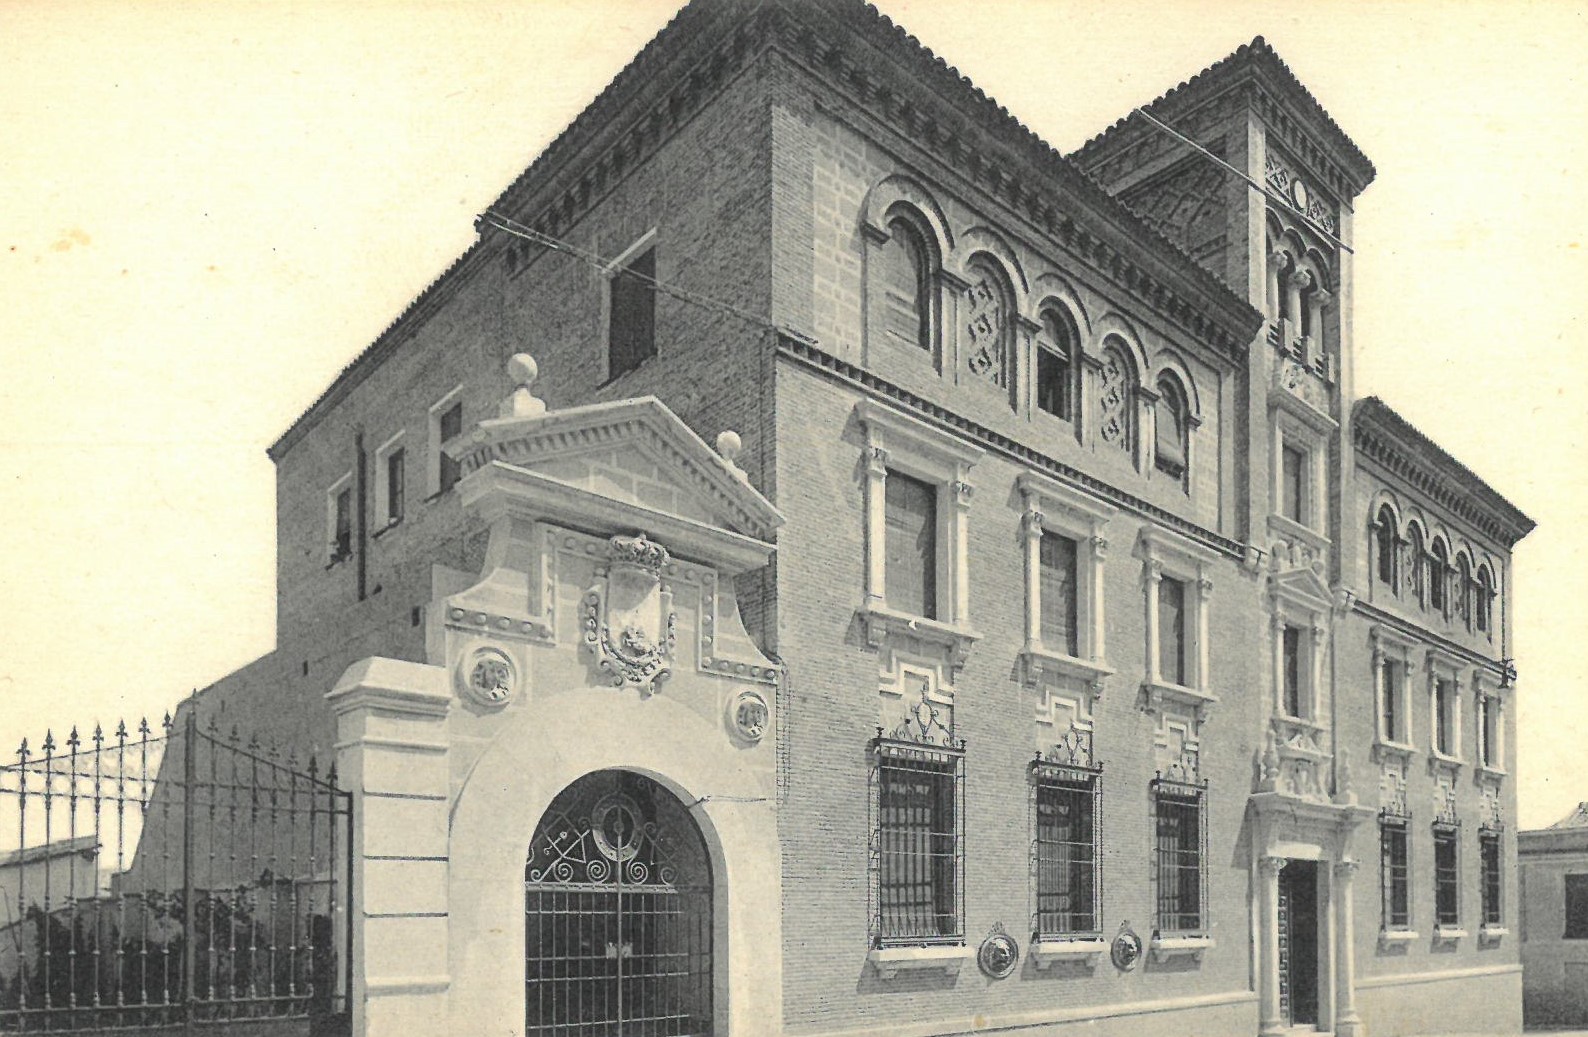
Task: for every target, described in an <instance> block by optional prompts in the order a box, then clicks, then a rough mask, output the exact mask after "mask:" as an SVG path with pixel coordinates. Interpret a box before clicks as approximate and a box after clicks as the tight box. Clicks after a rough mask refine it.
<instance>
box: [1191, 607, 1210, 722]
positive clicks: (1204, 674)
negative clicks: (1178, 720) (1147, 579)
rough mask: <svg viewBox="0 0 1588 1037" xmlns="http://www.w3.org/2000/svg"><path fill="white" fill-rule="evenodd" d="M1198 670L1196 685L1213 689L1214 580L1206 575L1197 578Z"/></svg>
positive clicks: (1208, 689)
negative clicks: (1210, 629)
mask: <svg viewBox="0 0 1588 1037" xmlns="http://www.w3.org/2000/svg"><path fill="white" fill-rule="evenodd" d="M1196 594H1197V646H1196V650H1197V654H1196V662H1197V670H1196V685H1195V686H1196V687H1198V688H1200V689H1202V690H1203V691H1212V690H1213V689H1212V688H1211V687H1209V686H1208V675H1209V674H1211V673H1212V672H1213V670H1212V667H1211V658H1212V657H1211V655H1210V652H1209V650H1210V647H1211V646H1210V638H1209V636H1208V614H1209V613H1210V612H1212V611H1213V609H1212V602H1213V581H1212V580H1210V579H1208V578H1207V577H1206V576H1199V577H1198V578H1197V588H1196ZM1197 719H1198V720H1200V719H1202V716H1201V710H1200V709H1199V710H1198V713H1197Z"/></svg>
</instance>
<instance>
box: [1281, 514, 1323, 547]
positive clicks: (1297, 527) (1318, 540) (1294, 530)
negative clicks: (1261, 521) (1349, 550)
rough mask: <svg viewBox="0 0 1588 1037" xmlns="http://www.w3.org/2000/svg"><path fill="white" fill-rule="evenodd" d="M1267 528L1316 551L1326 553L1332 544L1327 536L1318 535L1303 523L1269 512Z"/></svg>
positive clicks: (1287, 516)
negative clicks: (1292, 538)
mask: <svg viewBox="0 0 1588 1037" xmlns="http://www.w3.org/2000/svg"><path fill="white" fill-rule="evenodd" d="M1268 528H1269V529H1270V530H1271V531H1273V532H1275V533H1279V534H1283V535H1285V536H1290V537H1294V538H1296V539H1297V540H1300V541H1301V542H1302V543H1304V544H1306V545H1307V546H1308V547H1311V548H1313V549H1315V550H1318V551H1327V550H1328V549H1329V547H1330V546H1331V545H1332V544H1333V541H1331V540H1330V539H1329V538H1328V537H1327V536H1325V535H1324V534H1322V533H1319V532H1318V531H1317V530H1315V529H1313V528H1312V527H1311V526H1309V525H1307V524H1306V523H1304V522H1298V521H1296V520H1295V519H1293V518H1291V517H1290V516H1289V515H1282V514H1280V513H1279V512H1277V511H1276V512H1271V513H1270V514H1269V516H1268Z"/></svg>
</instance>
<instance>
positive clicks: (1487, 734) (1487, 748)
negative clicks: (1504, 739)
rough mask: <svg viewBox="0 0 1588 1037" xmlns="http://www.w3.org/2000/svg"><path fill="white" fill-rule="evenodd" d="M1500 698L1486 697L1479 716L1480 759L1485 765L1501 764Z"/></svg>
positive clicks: (1495, 765)
mask: <svg viewBox="0 0 1588 1037" xmlns="http://www.w3.org/2000/svg"><path fill="white" fill-rule="evenodd" d="M1499 741H1500V700H1499V699H1497V698H1493V697H1492V696H1491V697H1485V698H1484V699H1483V710H1482V712H1481V713H1480V714H1479V716H1478V759H1479V761H1480V762H1482V764H1483V765H1484V766H1485V767H1493V768H1498V767H1499V766H1500V745H1499Z"/></svg>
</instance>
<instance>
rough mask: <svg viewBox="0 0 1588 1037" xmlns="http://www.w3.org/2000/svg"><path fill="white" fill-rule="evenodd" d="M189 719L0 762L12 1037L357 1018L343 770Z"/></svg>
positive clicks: (189, 711)
mask: <svg viewBox="0 0 1588 1037" xmlns="http://www.w3.org/2000/svg"><path fill="white" fill-rule="evenodd" d="M178 717H179V719H178V721H177V722H175V723H173V721H172V719H171V717H170V716H169V715H167V716H166V717H165V719H164V721H163V723H161V724H160V725H159V726H158V727H155V726H151V725H150V724H149V723H148V722H147V721H140V722H139V723H137V724H135V725H133V726H132V727H130V728H129V727H128V725H126V724H124V723H123V724H118V725H116V727H115V728H114V729H113V730H111V731H108V732H107V731H106V730H105V729H104V728H102V727H99V726H96V727H95V728H94V729H93V732H92V733H91V734H89V735H87V736H86V737H85V736H83V735H80V734H79V732H78V730H77V729H76V728H73V729H72V730H71V733H70V734H69V735H68V736H67V737H66V738H65V739H63V740H61V741H57V740H56V739H55V737H54V736H53V735H50V734H46V735H45V737H44V739H43V741H42V742H38V743H34V744H32V745H30V744H29V743H28V742H27V741H26V740H24V741H23V742H22V744H21V746H20V747H19V748H18V750H17V753H16V756H17V762H16V763H14V764H11V765H9V766H5V767H0V838H5V833H6V832H10V833H14V834H15V848H14V849H12V850H11V851H10V852H8V853H7V852H0V901H3V903H0V1032H3V1033H22V1032H26V1033H35V1032H50V1033H65V1032H73V1033H98V1032H102V1031H109V1030H125V1029H131V1028H159V1029H161V1031H162V1032H173V1031H174V1032H188V1033H192V1032H197V1031H201V1030H205V1029H207V1028H210V1029H213V1028H219V1027H222V1026H224V1025H225V1024H229V1023H231V1022H234V1021H238V1020H263V1019H302V1020H308V1019H310V1018H311V1017H314V1018H327V1017H331V1016H334V1015H337V1014H339V1013H343V1012H345V1008H346V1005H345V998H346V991H347V987H348V983H347V979H348V975H347V971H346V969H347V966H348V964H349V962H348V955H347V953H346V948H347V946H348V943H347V937H348V930H347V923H348V920H349V919H348V912H347V895H348V888H349V875H350V871H349V864H350V858H349V855H348V847H349V834H350V828H349V825H350V823H351V817H352V808H351V800H350V797H349V794H348V793H346V792H343V791H342V790H340V789H338V788H337V784H336V769H335V767H334V766H333V767H331V769H330V770H329V771H328V772H326V773H322V772H321V771H320V769H319V764H318V762H317V761H316V760H315V759H313V758H312V757H311V758H310V759H309V760H308V761H307V762H306V764H305V765H304V766H302V767H300V765H299V763H298V761H297V759H296V758H295V757H294V756H292V755H290V754H282V753H279V752H277V751H276V750H274V749H271V748H268V747H265V746H261V745H260V744H259V743H258V742H256V741H248V742H245V741H244V740H243V739H242V737H241V736H240V734H239V733H238V732H237V731H236V729H233V730H232V732H231V733H230V735H224V734H222V733H221V732H220V731H219V730H218V729H217V728H216V726H215V725H214V723H213V722H211V723H210V724H208V725H206V726H204V727H201V726H200V724H199V720H198V715H197V712H196V709H195V708H194V707H193V706H192V705H189V706H187V707H186V708H184V709H182V710H179V711H178ZM0 845H3V844H0ZM302 1030H303V1032H308V1031H309V1030H310V1027H309V1025H308V1024H307V1022H305V1023H304V1024H303V1027H302Z"/></svg>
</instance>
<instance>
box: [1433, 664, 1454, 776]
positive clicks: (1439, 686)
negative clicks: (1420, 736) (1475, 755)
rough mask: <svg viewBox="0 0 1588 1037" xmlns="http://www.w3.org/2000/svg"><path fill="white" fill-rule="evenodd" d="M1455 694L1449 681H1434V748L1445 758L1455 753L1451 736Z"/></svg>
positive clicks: (1437, 679)
mask: <svg viewBox="0 0 1588 1037" xmlns="http://www.w3.org/2000/svg"><path fill="white" fill-rule="evenodd" d="M1454 700H1455V694H1454V692H1453V691H1452V689H1451V684H1450V682H1449V681H1447V680H1445V679H1444V678H1443V677H1440V678H1436V679H1435V680H1434V748H1435V749H1436V750H1438V751H1439V752H1441V753H1443V754H1444V755H1446V756H1451V755H1453V754H1454V752H1455V744H1454V736H1453V734H1452V731H1451V729H1452V727H1453V726H1454V725H1453V724H1452V721H1453V719H1454V718H1453V717H1452V716H1451V711H1452V710H1453V709H1454V708H1455V701H1454Z"/></svg>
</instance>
